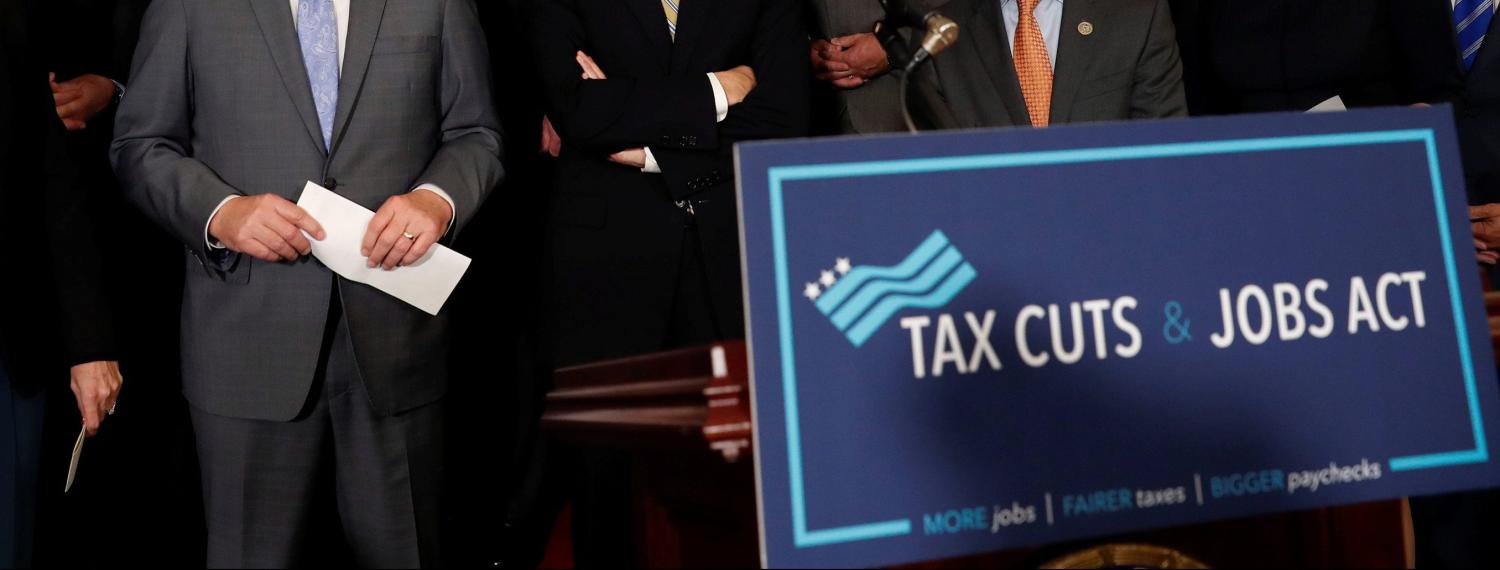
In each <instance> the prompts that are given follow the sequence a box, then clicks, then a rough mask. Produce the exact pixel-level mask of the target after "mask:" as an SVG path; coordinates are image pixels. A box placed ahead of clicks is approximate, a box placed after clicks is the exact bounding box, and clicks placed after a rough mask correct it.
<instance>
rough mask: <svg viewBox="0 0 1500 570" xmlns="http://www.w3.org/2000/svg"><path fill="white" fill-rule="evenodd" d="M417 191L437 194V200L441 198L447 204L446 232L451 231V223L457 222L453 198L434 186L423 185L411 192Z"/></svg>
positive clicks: (456, 208)
mask: <svg viewBox="0 0 1500 570" xmlns="http://www.w3.org/2000/svg"><path fill="white" fill-rule="evenodd" d="M417 190H426V191H428V192H431V193H433V194H437V195H438V197H439V198H442V199H443V201H444V202H447V203H448V214H449V215H448V231H450V232H451V231H453V222H454V221H457V220H458V206H456V205H454V203H453V197H452V196H449V195H448V193H447V192H444V191H443V189H442V188H439V187H438V186H437V185H434V184H423V185H421V186H417V188H416V190H412V192H416V191H417ZM445 235H446V232H445Z"/></svg>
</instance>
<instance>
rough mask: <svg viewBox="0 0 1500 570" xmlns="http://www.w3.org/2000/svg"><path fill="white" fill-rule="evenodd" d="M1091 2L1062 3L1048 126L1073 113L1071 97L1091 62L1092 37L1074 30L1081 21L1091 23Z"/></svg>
mask: <svg viewBox="0 0 1500 570" xmlns="http://www.w3.org/2000/svg"><path fill="white" fill-rule="evenodd" d="M1093 8H1094V6H1093V0H1065V1H1064V2H1063V17H1062V25H1060V26H1058V29H1057V33H1058V38H1057V65H1056V66H1054V71H1053V73H1052V111H1051V114H1050V115H1049V116H1048V123H1049V124H1053V125H1060V124H1064V123H1067V122H1068V119H1069V117H1070V116H1071V115H1072V114H1073V98H1074V96H1076V95H1078V86H1079V85H1081V84H1082V83H1083V81H1084V78H1085V77H1086V76H1087V74H1088V70H1089V64H1090V63H1091V62H1092V61H1093V54H1094V48H1093V46H1092V45H1091V44H1092V42H1093V41H1094V36H1093V35H1092V34H1091V35H1087V36H1085V35H1083V34H1082V33H1081V32H1079V31H1078V28H1079V25H1080V24H1082V23H1083V22H1092V21H1093V20H1094V17H1093V16H1094V14H1093V11H1094V10H1093Z"/></svg>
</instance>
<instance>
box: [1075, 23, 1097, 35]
mask: <svg viewBox="0 0 1500 570" xmlns="http://www.w3.org/2000/svg"><path fill="white" fill-rule="evenodd" d="M1078 33H1080V34H1083V35H1085V36H1087V35H1089V34H1092V33H1094V24H1093V23H1090V22H1088V21H1083V22H1079V23H1078Z"/></svg>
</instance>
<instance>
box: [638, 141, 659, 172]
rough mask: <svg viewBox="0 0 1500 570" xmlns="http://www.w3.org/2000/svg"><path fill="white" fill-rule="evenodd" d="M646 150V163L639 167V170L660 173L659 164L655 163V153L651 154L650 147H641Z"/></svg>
mask: <svg viewBox="0 0 1500 570" xmlns="http://www.w3.org/2000/svg"><path fill="white" fill-rule="evenodd" d="M642 150H645V151H646V165H645V166H642V167H641V172H644V173H646V174H661V165H660V164H657V163H656V155H654V154H651V147H649V146H648V147H646V148H645V149H642Z"/></svg>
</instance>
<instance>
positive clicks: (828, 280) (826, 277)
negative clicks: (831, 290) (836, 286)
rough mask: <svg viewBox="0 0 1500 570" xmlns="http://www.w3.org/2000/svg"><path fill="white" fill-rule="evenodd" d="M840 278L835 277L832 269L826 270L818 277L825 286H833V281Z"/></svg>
mask: <svg viewBox="0 0 1500 570" xmlns="http://www.w3.org/2000/svg"><path fill="white" fill-rule="evenodd" d="M838 280H839V278H837V277H834V276H833V272H832V271H824V272H823V276H822V277H819V278H818V282H819V283H822V284H823V286H824V287H832V286H833V283H834V282H835V281H838Z"/></svg>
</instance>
